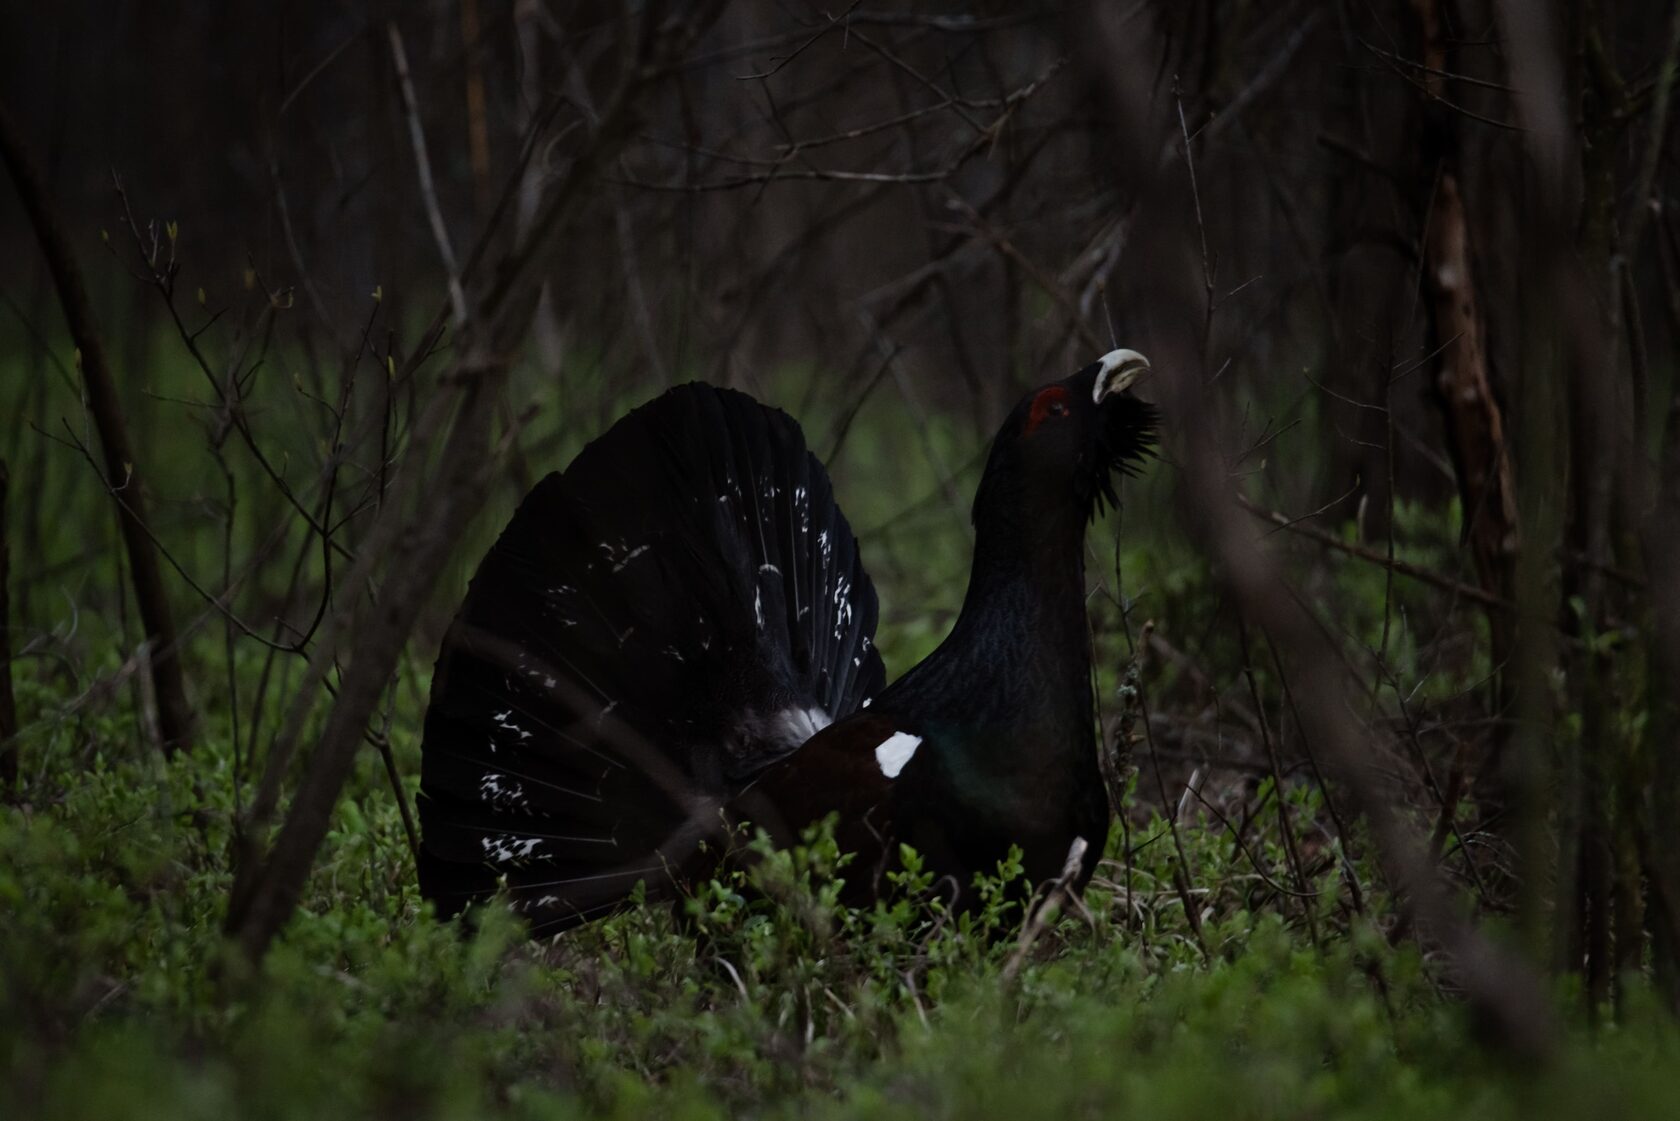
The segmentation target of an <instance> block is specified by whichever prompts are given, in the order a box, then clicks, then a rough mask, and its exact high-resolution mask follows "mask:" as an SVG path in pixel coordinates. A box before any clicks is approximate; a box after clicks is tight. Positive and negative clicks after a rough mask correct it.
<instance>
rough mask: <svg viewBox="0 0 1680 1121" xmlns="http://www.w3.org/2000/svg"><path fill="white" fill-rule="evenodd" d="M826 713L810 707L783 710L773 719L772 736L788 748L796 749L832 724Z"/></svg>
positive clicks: (813, 706)
mask: <svg viewBox="0 0 1680 1121" xmlns="http://www.w3.org/2000/svg"><path fill="white" fill-rule="evenodd" d="M832 723H833V721H832V720H830V719H829V716H828V713H826V712H824V711H823V710H822V709H820V708H818V707H816V706H815V705H812V706H811V707H810V708H784V709H783V710H782V711H780V712H778V713H777V714H776V715H775V717H774V723H773V728H774V735H775V736H776V738H777V739H779V740H780V741H781V742H782V743H784V744H786V745H787V746H789V747H798V746H799V745H800V744H802V743H804V742H805V741H806V740H808V739H810V738H811V737H812V736H814V735H816V734H817V733H818V732H820V731H822V730H823V729H824V728H826V727H828V726H829V725H830V724H832Z"/></svg>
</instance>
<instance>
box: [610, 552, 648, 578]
mask: <svg viewBox="0 0 1680 1121" xmlns="http://www.w3.org/2000/svg"><path fill="white" fill-rule="evenodd" d="M647 551H648V547H647V546H646V545H637V546H636V547H635V548H634V549H631V550H630V551H629V552H628V553H625V554H624V559H622V560H620V561H619V562H618V563H617V564H615V565H613V569H612V570H613V571H614V572H618V571H621V570H622V569H623V568H624V566H625V565H627V564H629V563H630V562H631V561H633V560H635V559H636V558H637V557H639V556H641V555H642V554H643V553H645V552H647Z"/></svg>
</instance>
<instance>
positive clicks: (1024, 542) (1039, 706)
mask: <svg viewBox="0 0 1680 1121" xmlns="http://www.w3.org/2000/svg"><path fill="white" fill-rule="evenodd" d="M1052 511H1055V512H1054V513H1053V512H1052ZM1084 536H1085V525H1084V519H1083V518H1082V517H1079V516H1078V515H1077V512H1076V511H1071V510H1070V511H1068V512H1067V513H1066V514H1065V515H1063V514H1062V513H1061V512H1060V510H1059V508H1058V507H1057V506H1047V505H1035V504H1032V503H1027V502H1017V503H1008V504H1004V503H991V504H988V505H987V506H985V507H982V508H980V509H977V510H976V517H975V542H974V565H973V570H972V573H971V575H970V578H969V585H968V593H967V595H966V597H965V598H964V600H963V606H962V611H961V613H960V614H959V615H958V616H957V622H956V624H955V626H954V627H953V628H952V630H951V634H950V635H949V636H948V637H947V638H946V640H945V641H944V642H943V643H942V644H941V645H940V647H939V649H938V650H936V651H934V653H933V654H931V655H930V656H929V657H928V658H927V660H926V661H924V662H923V663H922V664H921V665H919V666H917V667H916V668H915V669H914V670H912V671H911V672H910V673H909V674H908V675H906V677H905V678H904V680H903V681H902V682H901V685H902V686H903V687H904V689H903V694H902V696H903V699H904V700H905V701H906V702H908V703H910V704H911V705H912V706H913V707H914V708H915V709H917V710H919V711H920V712H922V713H924V714H926V715H929V716H932V715H935V713H936V712H937V715H938V716H939V718H940V719H942V720H955V721H959V722H961V723H963V724H973V725H976V726H985V727H991V728H993V729H997V730H999V731H1007V730H1010V729H1025V728H1034V729H1038V728H1042V726H1043V725H1045V724H1046V723H1047V722H1048V723H1053V724H1055V725H1057V726H1060V725H1062V724H1064V723H1067V724H1073V723H1074V722H1077V721H1086V722H1088V721H1089V718H1090V717H1089V714H1090V699H1089V678H1090V666H1091V661H1090V644H1089V640H1088V637H1087V632H1086V617H1085V564H1084ZM953 706H960V709H959V708H956V707H953Z"/></svg>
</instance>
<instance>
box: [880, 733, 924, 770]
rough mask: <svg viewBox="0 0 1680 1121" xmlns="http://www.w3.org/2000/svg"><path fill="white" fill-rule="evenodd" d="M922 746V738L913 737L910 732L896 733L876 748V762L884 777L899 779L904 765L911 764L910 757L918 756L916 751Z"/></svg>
mask: <svg viewBox="0 0 1680 1121" xmlns="http://www.w3.org/2000/svg"><path fill="white" fill-rule="evenodd" d="M920 746H922V737H921V736H912V735H911V734H910V733H909V732H894V733H893V734H892V735H890V736H888V737H887V738H886V739H884V740H882V741H881V742H880V744H878V745H877V746H876V748H875V762H876V763H878V764H880V767H881V773H882V774H883V775H886V776H887V777H888V778H897V777H898V772H900V771H902V770H903V769H904V764H906V763H908V762H910V757H911V756H913V755H915V754H916V749H917V748H918V747H920Z"/></svg>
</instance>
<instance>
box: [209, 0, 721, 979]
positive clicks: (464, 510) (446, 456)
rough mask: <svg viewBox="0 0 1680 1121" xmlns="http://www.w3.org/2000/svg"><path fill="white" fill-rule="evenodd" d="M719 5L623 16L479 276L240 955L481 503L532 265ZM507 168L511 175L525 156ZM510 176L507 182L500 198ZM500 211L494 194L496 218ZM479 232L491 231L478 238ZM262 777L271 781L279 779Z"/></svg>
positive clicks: (324, 646) (327, 631) (362, 575)
mask: <svg viewBox="0 0 1680 1121" xmlns="http://www.w3.org/2000/svg"><path fill="white" fill-rule="evenodd" d="M720 8H721V4H720V3H712V4H708V5H704V6H702V7H701V8H700V9H699V10H697V11H694V12H690V13H687V14H685V15H684V16H682V17H676V16H667V15H666V13H665V10H664V8H663V7H662V6H660V5H649V6H648V8H647V9H646V10H645V11H644V12H643V13H642V17H641V23H640V26H639V27H637V28H635V29H634V30H631V29H630V28H628V27H627V28H626V36H625V43H626V54H625V57H624V59H623V63H622V69H621V72H620V78H619V81H618V84H617V87H616V88H615V90H614V92H613V94H612V95H611V97H610V98H608V99H607V101H606V102H605V104H604V105H603V107H602V111H601V113H600V116H599V119H598V121H597V123H596V124H595V127H594V128H593V129H592V130H591V132H590V134H589V136H588V137H587V139H586V140H585V141H584V144H583V147H582V150H581V151H580V152H579V153H578V155H577V157H576V158H575V159H574V161H573V162H572V164H571V166H570V168H569V169H568V171H567V172H566V174H565V176H564V178H562V179H561V180H560V181H559V182H558V183H557V184H556V185H555V186H554V188H553V190H552V192H551V194H550V195H549V198H548V200H547V201H546V203H545V204H544V205H543V206H542V208H541V210H540V211H539V212H538V213H537V214H536V216H535V217H534V219H533V221H532V224H531V228H530V233H529V236H528V237H527V238H525V239H523V240H521V241H518V242H516V243H515V244H514V246H513V247H512V248H511V249H510V250H508V252H507V253H506V254H505V255H504V256H503V258H502V259H501V260H500V261H498V262H497V263H496V267H495V268H493V269H490V270H488V274H487V275H486V277H485V279H484V281H483V282H482V283H481V284H479V285H477V286H476V287H477V288H478V291H477V292H476V293H475V295H474V298H473V299H472V301H471V302H470V304H469V313H468V317H467V318H466V320H465V322H464V323H463V324H462V329H461V336H460V338H458V339H457V340H456V343H455V349H454V355H455V357H454V361H453V363H452V366H451V369H450V371H449V373H448V375H447V376H446V377H445V378H444V379H443V382H442V385H441V387H440V392H438V393H437V395H436V396H435V398H434V400H433V401H432V402H431V403H430V405H429V406H428V407H427V409H426V410H425V412H424V414H423V415H422V417H421V418H420V420H419V421H417V422H416V424H415V429H414V434H413V436H412V437H411V442H412V444H413V445H414V446H418V447H425V446H427V444H428V443H429V442H430V441H431V440H433V439H436V438H437V437H438V436H440V435H442V437H443V439H444V446H443V451H442V454H441V455H440V456H439V459H438V463H437V466H436V467H435V468H434V469H433V470H432V471H430V472H429V473H428V472H425V471H424V467H423V465H422V464H421V463H420V461H419V458H418V457H412V458H410V459H409V460H408V461H405V463H404V464H403V466H402V467H401V468H399V470H398V473H397V477H396V478H395V479H394V480H393V483H392V489H391V494H390V496H389V497H388V499H387V500H386V502H385V504H384V506H383V507H382V509H381V510H380V513H379V515H378V517H377V518H376V519H375V521H374V524H373V526H372V528H371V529H370V530H369V533H368V537H367V539H366V541H364V542H363V544H362V547H361V548H360V549H359V550H358V551H357V557H356V561H355V563H354V564H353V565H352V566H351V569H350V571H349V572H348V573H346V574H345V577H344V579H343V581H342V583H341V587H342V588H344V589H347V592H346V594H344V595H341V596H340V597H339V599H338V601H337V603H336V604H335V608H334V610H333V612H332V614H331V615H330V616H329V618H328V620H327V622H326V624H324V626H323V627H322V631H321V635H320V637H319V640H318V644H317V646H316V647H315V650H314V652H313V653H312V655H311V657H310V659H309V662H308V665H307V666H306V668H305V671H304V675H303V679H302V681H301V682H300V684H299V686H298V690H297V692H296V694H295V695H294V697H293V699H292V701H291V703H290V705H289V706H288V708H287V712H286V715H285V718H284V722H283V724H282V727H281V732H280V735H279V737H278V738H277V739H276V741H275V744H274V747H273V748H272V750H271V752H270V759H269V772H270V774H273V775H276V776H281V775H284V773H285V771H286V765H287V763H288V762H289V761H290V759H291V758H292V757H294V756H295V754H296V752H297V749H298V747H299V745H300V741H301V739H302V736H303V731H304V728H305V726H306V723H307V721H308V719H309V717H310V714H311V713H312V711H313V710H314V708H315V706H316V704H317V702H318V700H319V699H320V696H321V691H322V689H323V687H324V683H325V679H326V675H327V672H328V670H329V669H330V668H331V667H332V666H333V665H334V664H335V663H336V662H341V661H342V662H345V663H347V665H348V668H347V669H346V670H345V673H344V676H343V680H342V682H341V683H340V685H339V687H338V690H337V696H336V697H335V698H334V700H333V702H332V704H331V706H330V708H329V710H328V712H327V717H326V722H325V724H324V725H323V727H322V731H321V733H320V737H319V740H318V742H317V743H316V746H315V749H314V751H313V753H312V754H311V756H310V759H309V762H308V765H307V767H306V768H305V770H304V774H303V777H302V780H301V781H300V783H299V785H298V788H297V791H296V793H295V794H294V795H293V798H292V803H291V807H290V810H289V812H288V813H287V815H286V820H285V822H284V824H283V825H282V826H281V829H280V832H279V835H278V837H276V839H275V841H274V844H273V847H272V848H271V849H270V850H268V851H267V852H266V853H265V852H262V851H260V850H259V849H258V848H257V842H258V839H259V838H261V837H262V836H263V835H264V834H265V833H266V826H267V824H268V822H267V820H266V817H267V815H268V814H271V813H272V807H273V805H274V804H275V801H276V800H275V799H272V798H271V799H270V800H269V801H268V802H267V803H266V804H265V805H264V807H263V811H264V814H263V816H262V817H258V818H257V819H256V820H253V821H252V822H251V823H250V828H249V829H248V830H247V831H246V833H245V838H244V851H242V852H241V853H240V859H239V870H238V875H237V877H236V880H235V884H234V891H233V897H232V899H231V900H230V902H229V906H228V914H227V920H226V930H227V932H228V933H229V935H230V936H231V937H232V938H233V940H234V942H235V943H236V945H237V946H238V948H239V950H240V952H241V954H242V956H243V957H244V959H245V961H246V962H248V963H253V964H254V963H256V962H258V961H260V960H261V958H262V956H263V954H264V953H265V952H266V950H267V948H268V946H269V945H270V943H271V942H272V941H273V939H274V937H275V936H276V935H277V934H278V933H279V932H280V929H281V928H282V927H283V926H284V924H285V923H286V921H287V920H288V919H289V918H290V917H291V914H292V911H293V910H294V909H295V907H296V906H297V902H298V899H299V898H300V896H301V894H302V891H303V887H304V882H305V880H306V879H307V877H308V875H309V870H310V867H311V866H312V865H313V863H314V860H315V854H316V851H317V850H318V849H319V847H320V844H321V841H322V839H323V838H324V837H325V835H326V831H327V827H328V825H329V823H330V821H331V818H332V813H333V809H334V807H335V806H336V805H337V803H338V797H339V794H340V792H341V790H342V789H343V786H344V783H345V781H346V779H348V777H349V775H350V770H351V768H352V766H353V765H354V762H355V757H356V752H357V750H358V749H359V748H360V747H361V745H362V743H363V742H364V735H365V732H366V730H367V725H368V720H369V718H370V717H371V716H372V714H373V712H374V710H375V708H376V707H377V705H378V702H379V697H380V695H381V694H382V693H383V692H384V690H385V688H386V686H387V683H388V682H389V680H390V677H391V674H392V673H393V671H394V670H395V669H396V666H397V662H398V659H399V658H400V656H401V653H402V649H403V647H404V645H405V644H406V642H407V640H408V636H409V632H410V630H411V629H412V627H413V625H414V622H415V619H416V617H417V616H418V614H419V611H420V608H421V605H422V603H423V602H424V600H425V597H426V595H427V594H428V593H429V592H430V590H431V588H432V585H433V583H434V582H435V580H436V579H437V576H438V573H439V571H440V569H441V568H442V564H443V561H444V559H445V558H446V557H447V556H448V554H449V552H450V550H451V549H452V548H453V547H454V546H455V544H456V542H457V541H458V540H459V539H460V536H461V531H462V529H463V527H464V526H465V525H466V524H467V522H468V521H469V520H470V519H471V517H472V516H473V515H474V514H475V513H477V512H478V510H479V508H480V507H481V506H482V501H481V498H482V495H483V492H484V488H485V487H486V485H487V484H488V482H489V479H490V477H491V472H492V469H493V467H494V466H495V464H496V462H497V461H498V459H499V458H500V455H499V453H500V452H501V451H503V450H505V443H506V441H503V443H504V447H502V448H498V447H495V446H492V445H491V444H490V441H489V433H490V421H491V417H492V415H493V413H494V409H495V403H496V401H497V399H498V396H499V391H500V387H501V384H502V382H503V380H504V379H505V377H506V375H507V370H508V365H509V362H510V358H511V355H512V354H513V352H514V348H515V347H516V346H517V345H518V343H519V341H520V340H521V339H522V338H523V337H524V335H525V333H526V331H527V330H528V328H529V326H530V323H531V319H532V316H533V314H534V312H535V309H536V302H537V296H538V293H539V291H540V287H541V285H540V277H539V276H538V275H537V274H536V270H535V268H534V266H535V264H536V263H537V262H538V261H539V260H544V259H546V258H547V255H548V254H549V253H550V252H551V250H552V247H553V243H554V241H555V240H556V239H557V237H558V235H559V232H560V231H561V230H562V229H563V228H564V225H565V222H566V220H567V219H568V218H569V216H570V214H571V212H572V208H573V206H574V204H575V200H576V199H577V197H578V195H579V192H580V191H581V189H582V188H583V186H584V185H585V184H587V183H592V182H595V181H596V179H597V176H598V175H599V173H600V171H601V170H602V169H603V168H604V167H606V166H608V165H609V163H610V161H611V160H613V159H614V158H615V157H616V155H617V153H618V151H619V150H620V148H621V147H622V146H623V144H624V143H625V142H626V141H627V139H628V138H629V137H630V135H632V133H633V129H634V124H635V111H636V108H637V104H638V102H639V100H640V97H641V95H642V94H643V92H644V91H645V90H646V89H647V87H648V86H649V85H650V83H652V82H653V81H654V80H655V79H656V78H658V77H659V76H660V75H661V74H662V73H663V72H664V70H665V68H666V67H667V66H669V65H670V64H671V63H672V62H673V61H674V60H675V59H677V58H679V57H680V56H681V55H682V54H683V53H685V52H686V51H687V49H688V48H689V46H690V45H691V44H692V43H693V41H694V40H695V38H697V37H698V35H699V33H700V32H701V31H702V30H703V29H704V28H705V27H706V26H708V25H709V24H710V22H711V21H712V20H713V19H715V17H716V15H717V13H718V11H719V9H720ZM515 174H516V175H522V174H523V167H521V168H519V169H518V170H517V171H516V172H515ZM516 185H517V184H515V183H510V184H509V187H508V190H507V191H504V198H506V197H508V196H509V195H511V193H512V191H513V189H514V188H515V187H516ZM505 211H506V208H505V207H500V208H498V210H497V212H496V215H495V216H493V217H500V216H501V215H502V214H503V213H505ZM487 241H488V233H487V234H486V236H485V237H484V238H482V239H481V241H480V244H484V243H486V242H487ZM446 424H447V430H445V425H446ZM445 432H446V434H445ZM420 496H424V501H423V502H419V503H418V505H414V506H413V507H412V509H413V512H412V513H411V512H410V509H411V505H412V504H414V503H415V502H416V500H417V499H419V498H420ZM379 576H382V577H383V579H382V580H381V581H380V582H379V583H378V591H377V595H375V594H374V592H373V586H374V584H375V579H376V577H379ZM266 779H267V776H265V781H266ZM273 785H275V786H277V785H278V780H277V779H276V782H275V783H274V784H273ZM256 808H257V807H255V806H254V807H253V810H254V811H255V809H256Z"/></svg>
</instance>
